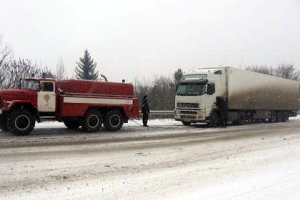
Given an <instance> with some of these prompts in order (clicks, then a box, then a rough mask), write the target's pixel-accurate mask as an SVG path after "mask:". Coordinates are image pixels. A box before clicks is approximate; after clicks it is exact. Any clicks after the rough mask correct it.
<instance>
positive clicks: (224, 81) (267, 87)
mask: <svg viewBox="0 0 300 200" xmlns="http://www.w3.org/2000/svg"><path fill="white" fill-rule="evenodd" d="M299 86H300V85H299V82H298V81H293V80H288V79H283V78H279V77H275V76H270V75H265V74H261V73H256V72H251V71H245V70H241V69H236V68H232V67H218V68H201V69H197V70H195V71H192V72H190V73H186V74H184V75H183V78H182V80H181V81H180V82H179V84H178V85H177V91H176V97H175V120H178V121H182V123H183V124H184V125H190V124H191V123H196V122H205V123H208V124H210V125H212V126H216V125H217V124H220V108H219V107H218V106H217V103H216V99H217V98H222V99H224V100H225V102H226V105H227V106H226V108H227V109H226V117H227V119H228V121H230V122H232V123H236V124H242V123H244V122H245V121H250V122H252V121H268V122H281V121H287V120H288V118H289V117H290V116H295V115H296V114H297V111H298V110H299V109H300V103H299V97H300V95H299V94H300V87H299Z"/></svg>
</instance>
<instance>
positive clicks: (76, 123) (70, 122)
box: [64, 120, 80, 130]
mask: <svg viewBox="0 0 300 200" xmlns="http://www.w3.org/2000/svg"><path fill="white" fill-rule="evenodd" d="M64 124H65V125H66V127H67V128H69V129H72V130H76V129H78V127H79V126H80V123H79V121H78V120H66V121H64Z"/></svg>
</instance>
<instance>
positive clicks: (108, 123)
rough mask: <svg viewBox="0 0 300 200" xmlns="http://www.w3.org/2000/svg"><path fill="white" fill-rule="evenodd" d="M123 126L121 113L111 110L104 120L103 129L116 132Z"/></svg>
mask: <svg viewBox="0 0 300 200" xmlns="http://www.w3.org/2000/svg"><path fill="white" fill-rule="evenodd" d="M122 126H123V117H122V113H121V112H120V111H119V110H111V111H109V112H108V113H107V115H106V117H105V120H104V127H105V129H106V130H108V131H118V130H120V128H122Z"/></svg>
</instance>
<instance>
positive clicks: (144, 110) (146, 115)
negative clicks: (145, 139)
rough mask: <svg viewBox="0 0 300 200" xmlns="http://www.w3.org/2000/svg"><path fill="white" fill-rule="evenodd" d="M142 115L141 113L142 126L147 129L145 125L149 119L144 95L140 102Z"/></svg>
mask: <svg viewBox="0 0 300 200" xmlns="http://www.w3.org/2000/svg"><path fill="white" fill-rule="evenodd" d="M142 113H143V126H144V127H149V126H148V125H147V123H148V117H149V113H150V110H149V105H148V97H147V95H145V96H144V98H143V100H142Z"/></svg>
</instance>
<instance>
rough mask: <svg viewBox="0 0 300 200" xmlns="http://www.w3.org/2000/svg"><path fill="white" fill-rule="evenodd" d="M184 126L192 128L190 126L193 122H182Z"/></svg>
mask: <svg viewBox="0 0 300 200" xmlns="http://www.w3.org/2000/svg"><path fill="white" fill-rule="evenodd" d="M182 124H183V125H184V126H190V125H191V122H187V121H182Z"/></svg>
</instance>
